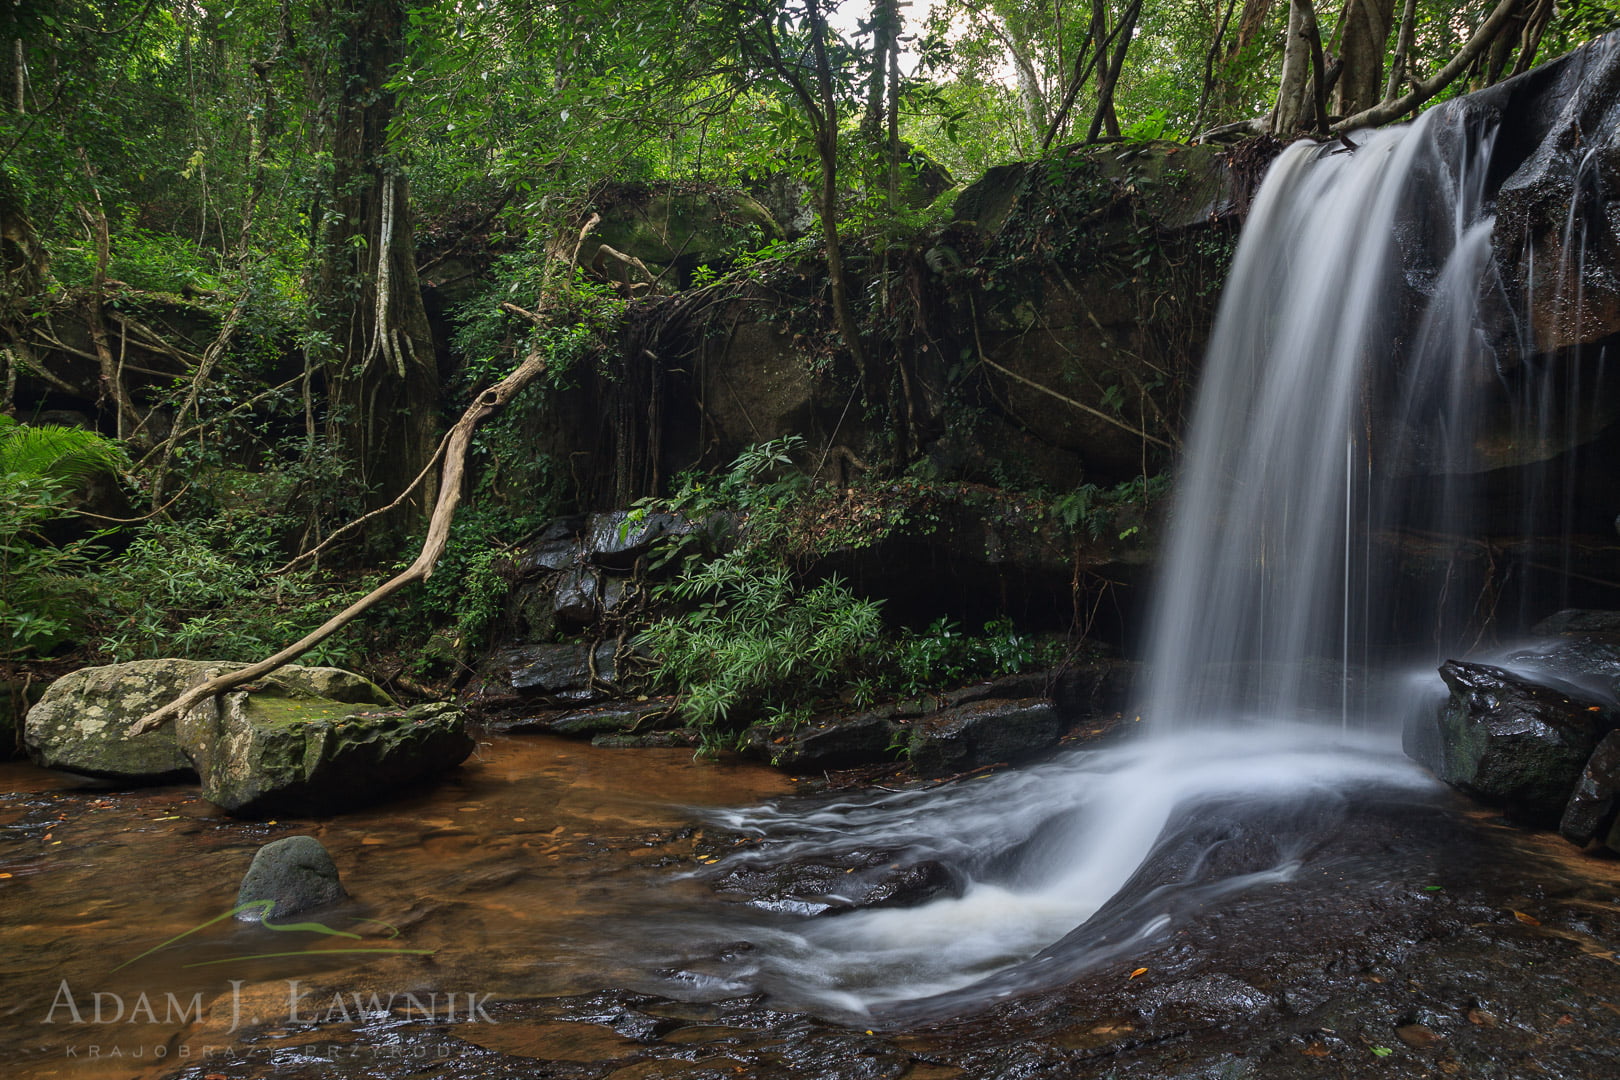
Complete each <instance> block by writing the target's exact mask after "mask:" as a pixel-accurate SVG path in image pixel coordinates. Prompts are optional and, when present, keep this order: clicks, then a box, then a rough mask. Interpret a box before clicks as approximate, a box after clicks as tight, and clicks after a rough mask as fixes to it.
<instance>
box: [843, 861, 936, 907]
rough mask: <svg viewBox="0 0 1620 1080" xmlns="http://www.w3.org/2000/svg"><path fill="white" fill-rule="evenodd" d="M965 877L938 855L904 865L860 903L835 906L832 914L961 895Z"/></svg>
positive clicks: (881, 882)
mask: <svg viewBox="0 0 1620 1080" xmlns="http://www.w3.org/2000/svg"><path fill="white" fill-rule="evenodd" d="M962 887H963V886H962V881H961V879H960V878H959V877H958V876H957V875H956V874H955V873H953V872H952V871H951V869H950V867H948V866H946V865H945V864H944V863H942V862H939V861H938V860H936V859H928V860H925V861H924V862H920V863H915V864H913V865H911V866H902V867H901V868H900V869H899V870H897V871H895V872H894V873H893V874H892V875H891V876H888V877H885V878H882V879H881V880H879V881H878V883H877V884H876V885H874V886H872V888H871V889H870V890H869V891H868V892H867V893H866V895H865V896H863V897H862V898H861V901H860V903H859V904H851V905H849V906H848V907H846V908H839V907H837V906H834V907H833V909H832V910H831V911H830V912H829V914H837V913H838V912H839V911H840V910H848V911H855V910H859V909H860V908H874V907H917V906H918V905H920V904H926V903H928V902H929V901H930V900H935V899H938V898H939V897H941V896H960V895H962Z"/></svg>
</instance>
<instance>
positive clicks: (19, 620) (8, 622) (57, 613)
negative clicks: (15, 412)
mask: <svg viewBox="0 0 1620 1080" xmlns="http://www.w3.org/2000/svg"><path fill="white" fill-rule="evenodd" d="M128 468H129V461H128V459H127V457H126V456H125V454H124V451H123V449H122V448H121V447H120V446H118V444H117V443H114V442H112V441H111V440H108V439H105V438H103V437H102V436H100V435H97V434H96V433H95V432H93V431H86V430H84V429H82V428H68V427H54V426H49V425H45V426H39V427H34V426H29V425H26V424H19V423H17V422H16V421H15V420H13V419H12V418H11V417H9V416H3V415H0V657H17V656H30V655H35V656H37V655H44V654H47V653H49V652H51V651H52V650H54V649H56V648H58V647H60V646H62V645H63V644H66V643H68V642H70V641H72V640H75V638H76V637H77V635H78V634H79V633H81V632H82V630H83V623H84V610H85V590H84V588H83V580H82V579H83V576H84V574H85V573H86V572H87V571H89V570H90V569H91V568H92V567H93V566H94V564H95V560H96V558H97V556H98V554H99V552H98V550H97V544H96V541H97V539H99V535H92V536H90V537H83V538H80V539H76V540H71V541H68V542H65V543H53V542H52V541H51V540H49V539H48V538H46V537H45V536H44V535H43V534H42V533H41V532H40V526H42V525H44V524H45V523H46V522H48V521H50V520H52V519H53V518H58V517H61V516H63V515H64V514H65V513H67V512H68V503H69V500H70V498H71V496H72V495H73V493H74V491H75V489H76V488H77V487H78V486H79V484H80V483H81V482H82V481H84V480H87V479H89V478H91V477H94V476H97V475H101V474H109V473H110V474H117V473H121V472H123V471H125V470H127V469H128Z"/></svg>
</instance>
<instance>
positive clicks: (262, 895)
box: [236, 836, 348, 922]
mask: <svg viewBox="0 0 1620 1080" xmlns="http://www.w3.org/2000/svg"><path fill="white" fill-rule="evenodd" d="M346 896H348V893H346V892H344V891H343V883H342V882H341V881H339V880H338V871H337V866H336V864H334V863H333V862H332V856H331V855H330V854H328V853H327V850H326V848H325V847H324V846H322V844H321V842H320V841H319V840H317V839H315V838H314V837H313V836H288V837H285V838H284V839H281V840H276V841H273V842H271V843H268V844H266V845H264V846H263V847H261V848H260V849H259V850H258V851H257V852H256V853H255V854H254V856H253V862H252V864H251V865H249V866H248V871H247V874H246V875H245V876H244V877H243V878H242V887H241V888H240V889H238V890H237V893H236V903H237V905H238V906H240V905H242V904H248V903H254V902H257V901H264V900H268V901H271V907H270V908H269V909H268V910H264V909H261V908H253V909H249V910H247V911H243V912H239V913H238V914H237V918H239V919H243V920H246V921H248V922H259V921H261V920H263V919H266V918H281V917H284V916H287V915H296V914H298V913H299V912H301V911H312V910H314V909H316V908H321V907H326V906H327V905H328V904H335V903H337V902H338V901H339V900H342V899H343V898H344V897H346Z"/></svg>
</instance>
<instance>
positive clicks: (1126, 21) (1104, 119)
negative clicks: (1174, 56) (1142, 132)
mask: <svg viewBox="0 0 1620 1080" xmlns="http://www.w3.org/2000/svg"><path fill="white" fill-rule="evenodd" d="M1141 11H1142V0H1132V3H1131V6H1130V7H1128V8H1126V9H1125V13H1124V14H1123V15H1121V16H1120V21H1119V24H1118V25H1117V26H1115V27H1114V35H1113V36H1114V55H1113V58H1112V59H1111V60H1110V61H1109V62H1108V70H1107V71H1105V72H1103V73H1102V74H1101V75H1100V76H1099V77H1098V83H1097V111H1096V113H1095V114H1094V115H1093V116H1092V118H1091V130H1090V132H1088V133H1087V135H1086V139H1087V141H1088V142H1095V141H1096V139H1097V137H1098V136H1099V135H1101V134H1103V133H1106V134H1107V135H1108V137H1109V138H1111V139H1117V138H1119V117H1118V116H1116V115H1115V114H1114V88H1115V87H1116V86H1118V85H1119V73H1120V72H1121V71H1124V70H1125V54H1126V52H1127V51H1128V50H1129V49H1130V47H1131V38H1132V37H1133V36H1134V35H1135V33H1136V19H1137V16H1138V15H1140V14H1141Z"/></svg>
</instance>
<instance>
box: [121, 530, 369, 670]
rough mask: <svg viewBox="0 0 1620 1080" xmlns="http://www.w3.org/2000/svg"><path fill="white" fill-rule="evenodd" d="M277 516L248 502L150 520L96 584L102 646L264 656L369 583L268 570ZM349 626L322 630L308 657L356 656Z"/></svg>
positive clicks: (139, 653)
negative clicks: (210, 513) (329, 633)
mask: <svg viewBox="0 0 1620 1080" xmlns="http://www.w3.org/2000/svg"><path fill="white" fill-rule="evenodd" d="M273 524H274V522H273V521H271V520H270V519H267V518H265V517H264V516H263V515H261V514H259V513H257V512H254V511H252V510H242V511H237V512H230V513H225V514H221V515H219V516H218V517H214V518H211V519H203V520H190V521H153V522H151V523H149V524H147V525H146V526H145V527H143V528H142V530H141V532H140V535H139V536H138V537H137V538H136V540H135V541H134V543H132V544H131V545H130V546H129V548H128V550H126V551H125V552H124V553H123V554H122V555H120V556H119V557H118V558H117V559H115V560H112V561H111V562H109V563H108V564H106V565H105V566H104V567H103V568H102V569H101V571H100V572H99V573H98V574H97V575H96V578H95V581H94V585H95V589H96V592H97V595H98V599H99V606H100V608H101V615H102V617H103V619H104V620H105V621H106V623H107V628H106V630H105V631H104V633H103V634H102V636H101V638H100V640H99V642H98V645H99V648H100V650H101V651H102V652H103V653H105V654H106V655H107V656H108V657H109V658H110V659H112V660H114V661H118V662H122V661H125V660H138V659H147V658H151V657H159V656H180V657H188V658H192V659H199V660H203V659H206V660H235V661H241V662H248V661H254V660H262V659H263V658H264V657H266V656H268V655H270V654H271V653H273V652H276V651H278V650H280V649H281V648H282V647H283V646H285V645H287V644H290V643H291V642H293V641H296V640H297V639H298V638H300V637H303V636H304V635H305V634H307V633H308V632H309V631H311V630H313V629H315V627H317V626H319V625H320V624H321V623H323V622H325V621H326V619H327V618H328V617H330V615H331V614H332V612H333V611H334V610H335V609H337V608H338V607H340V606H341V605H342V604H343V603H345V602H347V601H348V600H352V599H356V598H358V596H359V595H361V594H363V593H364V592H365V591H366V586H367V585H368V584H369V583H367V582H351V583H349V585H348V586H347V587H342V586H337V587H334V585H333V584H332V583H330V582H326V581H323V580H322V579H321V578H320V576H319V575H318V574H317V573H315V572H313V571H303V572H293V573H283V574H280V575H276V574H273V573H272V570H274V569H275V568H276V567H277V566H278V564H279V563H280V562H281V561H282V554H283V553H282V551H281V549H280V547H279V545H278V544H277V542H276V538H275V536H274V535H273V533H272V531H271V526H273ZM358 650H359V642H358V641H357V640H356V639H355V636H354V634H353V633H352V632H343V633H339V634H338V635H337V636H335V637H332V638H328V639H327V640H326V641H324V642H322V643H321V644H320V645H318V646H317V647H316V648H315V649H313V650H311V651H310V652H309V653H306V654H305V656H304V662H305V663H311V664H330V665H333V666H338V667H342V666H346V665H349V664H352V663H354V662H355V661H356V660H358V659H359V657H360V655H361V653H360V652H359V651H358Z"/></svg>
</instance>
